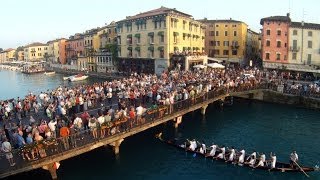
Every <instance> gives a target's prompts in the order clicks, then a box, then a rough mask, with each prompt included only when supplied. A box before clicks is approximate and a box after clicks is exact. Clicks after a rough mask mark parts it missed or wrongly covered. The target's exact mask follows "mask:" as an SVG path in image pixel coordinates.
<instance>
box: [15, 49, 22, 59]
mask: <svg viewBox="0 0 320 180" xmlns="http://www.w3.org/2000/svg"><path fill="white" fill-rule="evenodd" d="M23 50H24V47H23V46H19V47H17V49H16V52H15V53H14V57H15V58H16V60H18V59H19V51H23Z"/></svg>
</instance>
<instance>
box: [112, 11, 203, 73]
mask: <svg viewBox="0 0 320 180" xmlns="http://www.w3.org/2000/svg"><path fill="white" fill-rule="evenodd" d="M116 24H117V30H118V37H117V38H118V40H117V42H118V57H119V69H120V70H121V71H124V72H143V73H156V74H160V73H161V72H163V71H164V70H167V69H168V68H173V67H170V65H171V66H174V64H173V63H171V62H170V58H171V56H172V55H173V54H174V53H185V54H188V53H202V51H203V50H204V32H205V31H204V29H205V25H204V24H202V23H201V22H198V21H195V20H194V19H193V18H192V16H191V15H188V14H186V13H183V12H180V11H177V10H176V9H170V8H166V7H161V8H159V9H154V10H151V11H147V12H144V13H140V14H137V15H134V16H127V18H126V19H124V20H121V21H118V22H117V23H116ZM193 63H206V62H204V60H203V59H198V60H194V61H193ZM185 64H188V62H185ZM185 67H187V66H185Z"/></svg>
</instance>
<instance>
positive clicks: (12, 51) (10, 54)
mask: <svg viewBox="0 0 320 180" xmlns="http://www.w3.org/2000/svg"><path fill="white" fill-rule="evenodd" d="M6 52H7V60H8V61H15V60H16V56H15V54H16V50H15V49H12V48H10V49H7V50H6Z"/></svg>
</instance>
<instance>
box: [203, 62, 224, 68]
mask: <svg viewBox="0 0 320 180" xmlns="http://www.w3.org/2000/svg"><path fill="white" fill-rule="evenodd" d="M207 66H208V67H211V68H215V69H224V68H225V66H224V65H222V64H219V63H209V64H207Z"/></svg>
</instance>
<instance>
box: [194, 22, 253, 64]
mask: <svg viewBox="0 0 320 180" xmlns="http://www.w3.org/2000/svg"><path fill="white" fill-rule="evenodd" d="M200 21H201V22H203V23H205V24H206V25H207V28H206V36H205V51H206V52H207V53H208V56H209V57H212V58H214V59H215V60H219V61H225V62H226V63H238V64H240V63H242V62H243V61H244V59H245V55H246V42H247V31H248V25H247V24H246V23H244V22H241V21H237V20H233V19H231V18H230V19H227V20H208V19H203V20H200Z"/></svg>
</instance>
